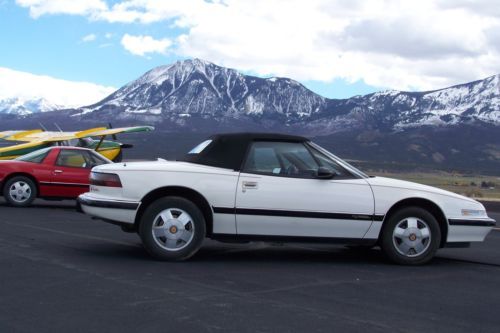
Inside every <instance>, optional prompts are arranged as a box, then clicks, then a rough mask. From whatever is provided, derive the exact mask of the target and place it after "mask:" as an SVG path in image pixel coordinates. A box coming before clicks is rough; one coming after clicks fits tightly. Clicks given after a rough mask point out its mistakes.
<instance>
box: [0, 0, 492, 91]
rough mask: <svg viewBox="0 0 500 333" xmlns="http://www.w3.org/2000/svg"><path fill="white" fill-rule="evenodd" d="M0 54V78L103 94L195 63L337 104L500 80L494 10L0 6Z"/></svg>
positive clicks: (227, 2)
mask: <svg viewBox="0 0 500 333" xmlns="http://www.w3.org/2000/svg"><path fill="white" fill-rule="evenodd" d="M463 22H468V24H467V25H464V24H463ZM85 36H87V41H84V38H85ZM88 36H93V37H88ZM0 45H1V50H2V52H0V67H2V68H7V69H11V70H16V71H22V72H28V73H32V74H37V75H47V76H50V77H53V78H58V79H63V80H68V81H85V82H91V83H94V84H96V85H100V86H108V87H109V86H113V87H116V88H119V87H120V86H122V85H124V84H126V83H127V82H129V81H131V80H134V79H136V78H137V77H139V76H140V75H141V74H143V73H144V72H146V71H148V70H149V69H151V68H153V67H155V66H159V65H165V64H169V63H172V62H174V61H176V60H179V59H185V58H194V57H196V58H200V59H204V60H207V61H211V62H213V63H216V64H219V65H222V66H226V67H231V68H235V69H238V70H240V71H241V72H243V73H247V74H252V75H257V76H261V77H270V76H282V77H289V78H292V79H295V80H297V81H299V82H301V83H303V84H304V85H305V86H307V87H308V88H310V89H311V90H313V91H315V92H317V93H319V94H321V95H323V96H326V97H330V98H346V97H350V96H353V95H360V94H367V93H371V92H375V91H379V90H385V89H398V90H431V89H438V88H444V87H447V86H450V85H453V84H458V83H463V82H467V81H472V80H476V79H481V78H484V77H487V76H490V75H494V74H498V73H500V48H498V45H500V12H499V11H498V5H497V3H496V1H495V0H482V1H480V2H477V3H475V2H470V1H455V0H439V1H433V0H421V1H418V2H416V1H393V0H380V1H376V2H373V1H355V0H353V1H345V0H308V1H305V0H286V1H285V0H212V1H204V0H178V1H175V0H169V1H166V0H165V1H159V0H113V1H110V0H71V1H70V0H68V1H60V0H0ZM0 79H1V78H0ZM0 95H1V91H0Z"/></svg>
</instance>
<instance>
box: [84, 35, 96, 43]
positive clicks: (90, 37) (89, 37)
mask: <svg viewBox="0 0 500 333" xmlns="http://www.w3.org/2000/svg"><path fill="white" fill-rule="evenodd" d="M96 38H97V36H96V35H95V34H88V35H86V36H83V37H82V42H84V43H87V42H92V41H94V40H96Z"/></svg>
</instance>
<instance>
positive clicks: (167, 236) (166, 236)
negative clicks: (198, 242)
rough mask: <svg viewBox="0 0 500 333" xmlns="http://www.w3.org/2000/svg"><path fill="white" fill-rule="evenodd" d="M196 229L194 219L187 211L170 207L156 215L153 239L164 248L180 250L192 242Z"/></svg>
mask: <svg viewBox="0 0 500 333" xmlns="http://www.w3.org/2000/svg"><path fill="white" fill-rule="evenodd" d="M194 229H195V227H194V223H193V219H192V218H191V216H190V215H189V214H188V213H187V212H185V211H184V210H182V209H179V208H169V209H165V210H163V211H162V212H160V213H159V214H158V215H156V217H155V219H154V221H153V228H152V233H153V239H154V240H155V242H156V244H158V245H159V246H160V247H161V248H163V249H164V250H167V251H179V250H182V249H183V248H185V247H186V246H188V245H189V244H190V243H191V241H192V240H193V238H194Z"/></svg>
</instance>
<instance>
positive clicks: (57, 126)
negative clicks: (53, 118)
mask: <svg viewBox="0 0 500 333" xmlns="http://www.w3.org/2000/svg"><path fill="white" fill-rule="evenodd" d="M54 125H55V126H56V128H57V129H58V130H59V132H62V131H63V130H62V129H61V127H59V125H57V123H54Z"/></svg>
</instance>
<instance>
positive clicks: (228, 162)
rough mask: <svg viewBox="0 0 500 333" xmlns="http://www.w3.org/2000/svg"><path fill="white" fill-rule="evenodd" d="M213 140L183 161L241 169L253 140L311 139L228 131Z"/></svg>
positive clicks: (303, 140) (287, 140) (285, 140)
mask: <svg viewBox="0 0 500 333" xmlns="http://www.w3.org/2000/svg"><path fill="white" fill-rule="evenodd" d="M208 139H209V140H212V142H211V143H210V144H209V145H208V146H207V147H206V148H205V149H203V150H202V151H201V152H200V153H199V154H187V155H186V156H185V157H184V158H183V161H186V162H191V163H197V164H203V165H209V166H214V167H218V168H225V169H232V170H236V171H240V169H241V166H242V164H243V159H244V158H245V155H246V152H247V150H248V146H249V145H250V143H251V142H253V141H284V142H306V141H309V139H307V138H304V137H301V136H295V135H287V134H274V133H228V134H216V135H213V136H211V137H210V138H208Z"/></svg>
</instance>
